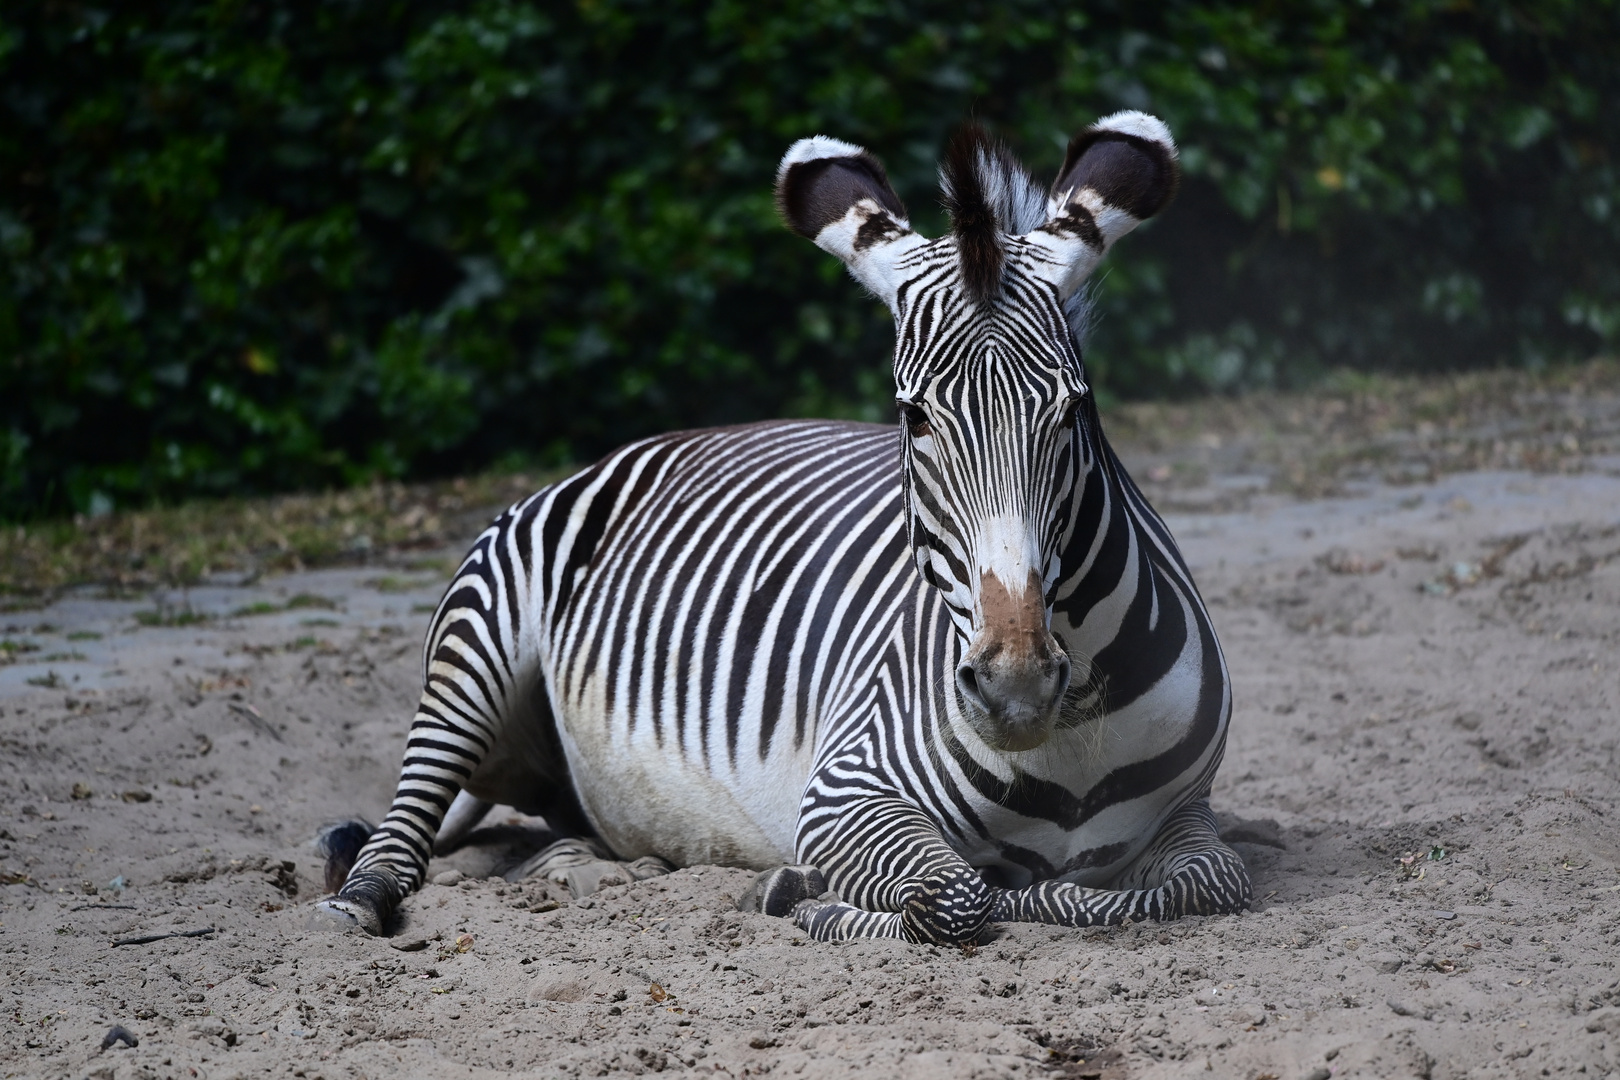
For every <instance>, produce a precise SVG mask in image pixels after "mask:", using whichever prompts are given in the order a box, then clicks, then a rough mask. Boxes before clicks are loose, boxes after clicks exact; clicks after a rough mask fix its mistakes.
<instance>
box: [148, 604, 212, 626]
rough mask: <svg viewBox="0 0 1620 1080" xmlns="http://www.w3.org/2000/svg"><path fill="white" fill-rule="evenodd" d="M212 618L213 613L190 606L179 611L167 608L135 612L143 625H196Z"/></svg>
mask: <svg viewBox="0 0 1620 1080" xmlns="http://www.w3.org/2000/svg"><path fill="white" fill-rule="evenodd" d="M212 619H213V616H212V615H209V614H207V613H206V612H201V611H192V610H191V609H190V608H185V609H183V610H179V611H177V610H175V609H173V608H165V609H161V610H158V611H137V612H136V613H135V621H136V622H138V623H140V624H141V625H142V626H196V625H198V624H199V623H205V622H209V621H210V620H212Z"/></svg>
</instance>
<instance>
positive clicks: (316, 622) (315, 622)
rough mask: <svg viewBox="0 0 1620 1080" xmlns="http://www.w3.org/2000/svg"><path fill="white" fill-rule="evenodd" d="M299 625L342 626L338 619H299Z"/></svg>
mask: <svg viewBox="0 0 1620 1080" xmlns="http://www.w3.org/2000/svg"><path fill="white" fill-rule="evenodd" d="M298 625H299V626H342V625H343V624H342V623H341V622H339V621H338V620H336V619H299V620H298Z"/></svg>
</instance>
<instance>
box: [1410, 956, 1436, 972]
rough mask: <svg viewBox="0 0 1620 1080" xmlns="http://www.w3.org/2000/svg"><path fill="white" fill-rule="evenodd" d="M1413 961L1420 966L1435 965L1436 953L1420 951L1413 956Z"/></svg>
mask: <svg viewBox="0 0 1620 1080" xmlns="http://www.w3.org/2000/svg"><path fill="white" fill-rule="evenodd" d="M1412 963H1414V964H1416V965H1417V966H1418V967H1420V968H1429V967H1434V953H1426V952H1420V953H1418V954H1417V955H1416V956H1414V957H1412Z"/></svg>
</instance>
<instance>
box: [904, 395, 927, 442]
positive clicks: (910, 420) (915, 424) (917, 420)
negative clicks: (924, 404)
mask: <svg viewBox="0 0 1620 1080" xmlns="http://www.w3.org/2000/svg"><path fill="white" fill-rule="evenodd" d="M900 418H901V419H902V420H904V421H905V424H906V430H907V431H909V432H910V433H911V437H912V438H913V439H924V438H927V437H928V436H930V435H932V434H933V433H934V429H933V427H932V426H931V425H930V424H929V423H928V414H927V413H925V412H923V411H922V410H921V409H919V408H918V407H917V406H915V405H913V404H912V403H911V402H909V401H902V402H900Z"/></svg>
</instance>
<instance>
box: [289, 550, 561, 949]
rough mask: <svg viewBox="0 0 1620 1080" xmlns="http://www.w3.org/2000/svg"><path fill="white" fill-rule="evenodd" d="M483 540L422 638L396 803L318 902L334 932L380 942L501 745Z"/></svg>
mask: <svg viewBox="0 0 1620 1080" xmlns="http://www.w3.org/2000/svg"><path fill="white" fill-rule="evenodd" d="M498 526H499V523H497V527H498ZM494 531H495V530H491V532H494ZM490 535H491V534H490V533H486V534H485V537H484V538H483V540H481V543H480V545H479V547H475V548H474V550H473V554H472V555H470V556H469V557H468V559H467V561H466V563H464V564H463V568H462V572H461V574H460V575H459V576H458V577H457V578H456V580H455V582H454V583H453V584H452V585H451V586H450V590H449V592H448V593H447V594H446V596H445V599H444V601H443V603H442V604H441V605H440V608H439V615H438V618H437V619H436V620H435V622H434V624H433V627H432V629H431V630H430V631H429V638H428V642H429V647H430V653H429V655H430V656H431V660H430V661H429V663H428V665H427V679H426V683H425V685H424V687H423V689H422V697H421V700H420V701H419V703H418V704H417V707H416V716H415V718H414V719H413V720H412V721H411V733H410V738H409V740H408V741H407V742H406V745H405V762H404V765H403V767H402V768H401V771H400V777H399V786H398V787H397V788H396V789H395V792H394V803H393V805H392V806H391V807H390V808H389V810H388V815H387V816H386V817H384V818H383V820H382V823H381V824H380V825H378V826H377V829H376V831H375V832H373V833H372V834H371V839H370V840H368V841H367V842H366V845H365V847H364V848H362V849H361V850H360V855H359V857H358V858H357V859H356V860H355V864H354V868H353V869H352V870H350V871H349V875H348V879H347V880H346V881H345V882H344V883H343V887H342V888H341V889H339V890H338V893H337V895H336V896H333V897H329V898H327V899H325V900H323V901H321V903H320V909H321V911H322V912H323V913H324V914H325V915H326V916H327V917H329V918H333V919H335V921H336V922H337V923H338V924H339V925H344V924H347V925H351V926H352V925H358V926H359V927H360V928H361V929H363V930H365V931H366V932H367V933H371V934H380V933H382V930H383V924H384V923H385V922H386V921H387V920H388V917H389V916H390V915H391V914H392V913H393V910H394V908H395V907H396V906H397V905H398V904H399V902H400V901H401V900H403V899H404V898H405V897H406V896H408V895H410V894H411V893H412V892H414V891H415V890H416V889H418V888H419V887H420V886H421V884H422V878H423V876H424V875H425V873H426V871H427V865H428V859H429V858H431V857H432V854H433V843H434V838H435V837H436V836H437V835H438V832H439V825H440V823H441V822H442V821H443V820H444V817H445V814H446V812H447V811H448V810H449V809H450V804H451V802H452V801H453V800H455V798H456V796H457V794H458V793H459V792H460V791H461V789H462V785H463V784H465V783H466V782H467V780H468V778H469V777H471V776H472V775H473V773H474V772H475V771H476V770H477V769H478V766H479V765H480V763H482V762H483V760H484V758H485V757H486V756H487V755H489V754H490V750H491V748H492V747H493V746H494V745H495V744H496V742H497V741H498V740H499V738H500V736H501V733H502V729H503V727H504V726H505V721H506V718H507V717H508V715H510V714H511V713H512V712H513V711H514V709H513V706H514V704H515V703H516V701H515V696H516V695H518V694H520V693H521V690H520V689H519V687H520V686H521V681H520V680H519V679H518V678H517V677H516V676H515V674H514V670H513V664H514V662H515V661H516V659H517V658H516V657H514V656H512V655H511V653H510V651H509V649H508V647H507V643H508V642H510V641H512V640H513V639H515V637H516V635H515V634H511V633H510V632H509V629H508V628H506V627H502V626H501V625H500V619H499V613H500V603H501V600H502V596H501V589H500V583H499V581H498V580H497V575H494V574H493V573H491V572H490V567H489V563H488V561H486V559H485V558H484V557H482V556H484V555H485V554H486V553H487V548H484V541H487V540H488V539H489V537H490ZM481 549H482V550H481ZM503 639H504V640H503ZM534 692H536V693H541V694H543V693H544V690H543V688H539V687H537V688H534ZM518 711H522V710H518ZM497 753H498V752H497Z"/></svg>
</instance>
